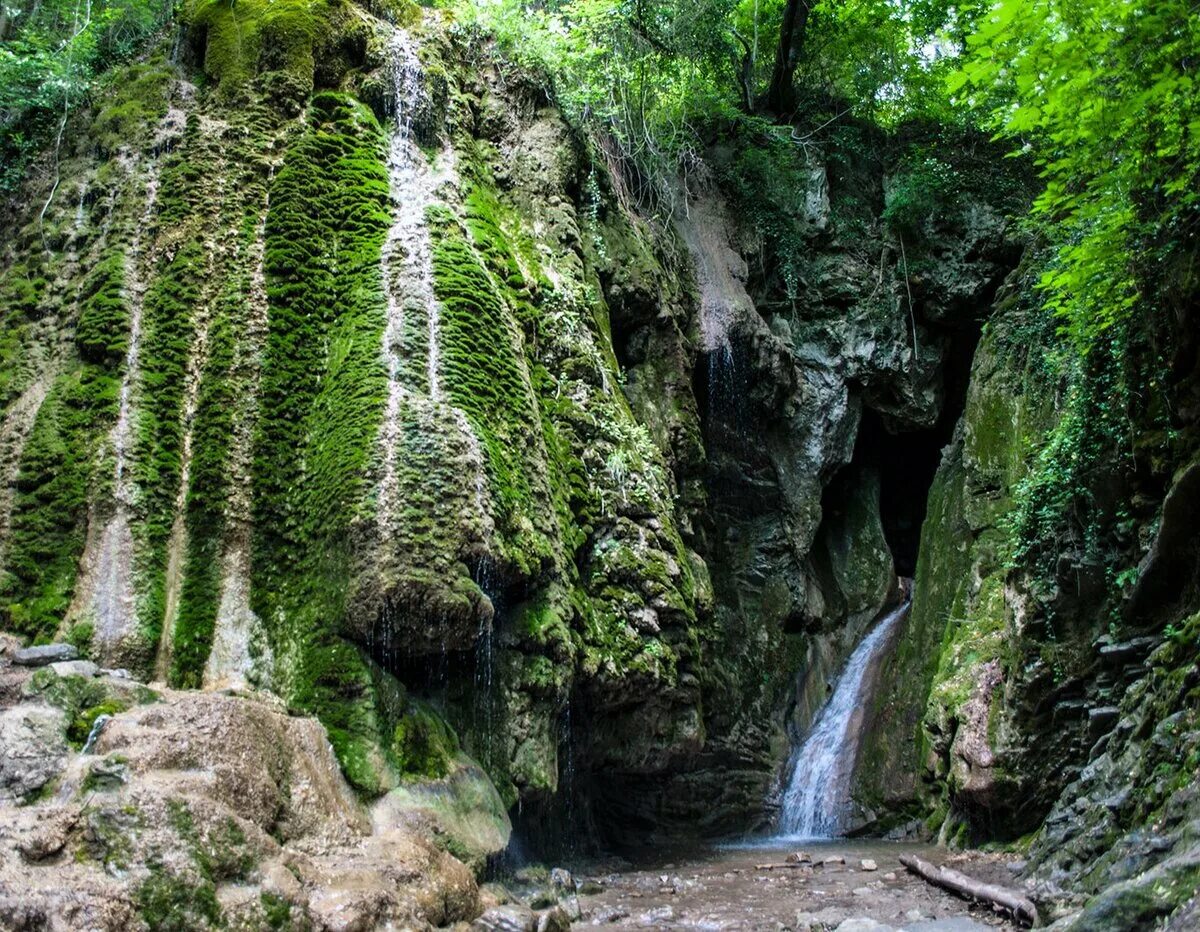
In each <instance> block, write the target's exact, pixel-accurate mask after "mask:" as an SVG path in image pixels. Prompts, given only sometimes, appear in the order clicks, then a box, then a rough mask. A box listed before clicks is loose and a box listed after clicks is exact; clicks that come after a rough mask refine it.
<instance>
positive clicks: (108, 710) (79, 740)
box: [67, 699, 129, 747]
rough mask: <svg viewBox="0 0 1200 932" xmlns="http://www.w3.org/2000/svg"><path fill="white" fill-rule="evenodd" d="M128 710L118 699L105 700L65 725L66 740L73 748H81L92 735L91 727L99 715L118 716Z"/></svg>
mask: <svg viewBox="0 0 1200 932" xmlns="http://www.w3.org/2000/svg"><path fill="white" fill-rule="evenodd" d="M128 708H129V705H128V704H127V703H126V702H124V701H122V700H120V699H105V700H104V701H103V702H99V703H97V704H96V705H93V706H89V707H88V708H86V709H83V710H82V711H80V713H79V714H78V715H76V716H75V717H74V718H73V719H71V722H70V724H69V725H67V740H68V741H69V742H71V744H73V745H74V746H75V747H83V745H84V742H86V741H87V739H88V735H90V734H91V733H92V726H93V725H95V724H96V719H98V718H99V717H100V716H101V715H118V714H120V713H121V712H124V711H125V710H126V709H128Z"/></svg>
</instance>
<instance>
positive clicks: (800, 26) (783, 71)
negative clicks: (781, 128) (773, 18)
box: [766, 0, 813, 116]
mask: <svg viewBox="0 0 1200 932" xmlns="http://www.w3.org/2000/svg"><path fill="white" fill-rule="evenodd" d="M812 3H813V0H788V2H787V6H786V7H785V8H784V11H783V22H782V23H780V25H779V48H778V49H777V50H776V51H775V68H774V70H773V71H772V72H771V86H770V88H769V89H768V90H767V100H766V104H767V109H768V110H770V111H771V112H772V113H774V114H775V115H776V116H787V115H788V114H790V113H791V112H792V111H793V110H795V109H796V92H795V89H794V88H793V87H792V80H793V78H794V77H795V75H796V66H797V65H798V64H800V54H801V53H802V52H803V51H804V34H805V33H806V32H807V31H808V16H809V13H811V12H812Z"/></svg>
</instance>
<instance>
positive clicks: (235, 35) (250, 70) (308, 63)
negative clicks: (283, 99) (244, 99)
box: [185, 0, 329, 94]
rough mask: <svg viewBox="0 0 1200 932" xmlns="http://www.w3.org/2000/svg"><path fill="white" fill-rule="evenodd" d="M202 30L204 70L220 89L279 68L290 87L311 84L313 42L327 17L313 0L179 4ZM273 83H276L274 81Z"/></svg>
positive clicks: (221, 0) (216, 0) (198, 0)
mask: <svg viewBox="0 0 1200 932" xmlns="http://www.w3.org/2000/svg"><path fill="white" fill-rule="evenodd" d="M185 15H186V17H187V19H188V21H189V22H190V23H192V25H194V26H196V27H199V28H202V29H204V30H205V35H206V42H205V48H204V71H205V73H206V74H208V75H209V76H211V77H212V78H213V79H214V80H216V81H217V82H218V83H219V84H220V85H221V87H222V89H223V90H224V91H225V92H227V93H228V92H231V91H234V90H237V89H238V88H239V87H240V86H242V85H244V84H246V83H247V82H248V81H249V80H250V79H251V78H253V77H254V76H255V75H257V74H260V73H267V74H270V73H279V74H280V75H281V76H282V77H285V78H288V79H291V81H292V82H294V83H295V92H297V93H299V94H303V93H305V92H307V91H309V90H311V89H312V83H313V70H314V66H315V62H314V57H313V45H314V43H316V42H317V40H318V38H319V36H320V35H321V33H322V31H323V27H324V25H325V22H326V21H327V19H328V17H329V11H328V5H327V4H325V3H322V2H319V0H238V2H237V3H230V2H228V0H192V2H190V3H189V4H188V5H187V6H186V9H185ZM276 86H278V85H277V83H276Z"/></svg>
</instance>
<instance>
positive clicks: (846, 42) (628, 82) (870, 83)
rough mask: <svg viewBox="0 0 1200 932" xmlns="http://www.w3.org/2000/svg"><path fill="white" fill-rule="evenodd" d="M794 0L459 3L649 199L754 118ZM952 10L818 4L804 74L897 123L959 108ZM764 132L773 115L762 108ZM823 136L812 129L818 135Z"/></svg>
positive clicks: (871, 2)
mask: <svg viewBox="0 0 1200 932" xmlns="http://www.w3.org/2000/svg"><path fill="white" fill-rule="evenodd" d="M783 6H784V0H702V2H686V3H684V2H678V0H657V2H655V0H647V2H638V3H628V2H626V0H573V2H556V3H549V4H545V5H539V6H536V7H530V6H529V5H528V4H525V3H522V2H518V0H500V2H497V3H488V4H477V3H468V2H462V3H459V4H457V5H456V10H457V13H458V17H459V19H460V21H462V22H463V23H465V24H467V25H468V26H471V27H475V28H481V29H483V30H485V31H487V32H488V33H489V34H491V35H494V36H496V37H497V38H498V40H499V42H500V45H501V47H502V48H503V49H504V50H505V51H506V52H507V53H508V54H509V55H510V56H511V57H513V58H515V59H516V60H517V61H518V62H520V63H521V64H522V65H524V66H525V67H526V68H527V69H529V70H530V71H532V72H533V73H534V74H537V75H540V76H541V78H542V80H543V81H544V82H545V83H546V84H548V85H549V86H550V87H551V88H552V89H553V91H554V93H555V96H556V98H557V100H558V102H559V104H560V105H561V106H562V107H563V109H564V111H565V112H566V114H567V116H568V118H570V119H571V120H572V121H573V122H574V123H576V124H577V125H579V126H581V127H582V128H584V129H585V130H587V131H588V132H589V134H590V135H591V136H592V138H593V139H594V140H596V141H597V143H598V148H599V151H600V153H601V154H602V155H603V157H604V159H605V160H606V161H607V162H608V164H609V167H610V168H611V169H615V170H617V172H618V174H619V176H620V178H621V179H622V182H623V183H624V184H626V185H628V186H629V188H630V193H631V194H632V195H633V196H634V197H635V198H636V199H638V200H640V201H642V202H643V203H665V204H668V205H670V204H673V203H674V201H675V198H676V197H677V193H678V192H677V191H676V189H675V185H676V179H677V178H678V177H679V176H681V175H683V176H686V175H687V173H688V172H689V171H691V170H692V168H693V167H694V164H695V160H696V159H697V158H698V156H699V155H700V154H701V152H702V150H703V148H704V146H705V144H706V141H707V137H708V136H709V134H710V132H711V130H712V129H713V128H714V127H721V126H725V125H727V124H730V123H738V122H739V121H741V120H743V119H745V118H747V117H751V118H752V117H753V111H754V110H755V108H756V107H757V104H758V100H759V98H760V97H761V95H762V94H763V92H764V91H765V89H766V85H767V83H768V81H769V79H770V75H771V70H772V65H773V60H774V52H775V45H776V43H777V41H778V34H779V23H780V19H781V17H782V15H783ZM949 16H950V14H949V11H948V8H947V6H946V5H945V4H941V3H938V2H934V0H923V2H922V0H917V2H913V0H905V2H895V0H865V2H860V3H854V4H842V3H837V2H833V0H827V2H823V3H817V4H815V6H814V11H813V14H812V16H811V18H810V25H809V30H808V31H809V37H808V40H807V43H806V45H805V50H806V51H805V54H804V57H803V61H802V63H801V68H800V70H799V72H798V75H797V80H798V82H799V83H800V84H801V85H802V86H803V87H804V88H805V89H806V90H807V92H808V95H809V97H810V98H812V99H813V100H817V99H820V100H828V99H834V100H838V101H841V102H843V103H842V104H841V105H840V106H839V108H838V112H837V113H835V114H833V116H832V119H830V120H829V122H831V123H832V122H835V121H836V119H837V118H838V117H839V116H842V115H845V114H846V113H850V112H855V113H858V114H859V115H860V116H865V117H869V118H872V119H874V120H877V121H880V122H884V123H888V124H894V123H897V122H899V121H900V120H901V119H904V118H907V117H911V116H914V115H917V114H920V115H924V116H933V115H937V116H941V117H945V116H947V107H946V100H945V95H944V94H943V93H942V91H941V81H942V74H943V72H944V71H945V69H947V68H948V67H949V64H948V63H949V61H950V60H951V57H952V56H951V55H949V54H948V53H949V52H950V51H951V46H950V44H949V42H948V41H947V39H946V37H945V35H944V34H943V33H942V29H943V24H944V23H945V22H946V21H947V19H948V18H949ZM749 126H750V129H751V131H755V130H761V128H762V127H761V126H759V125H758V123H757V122H756V121H755V120H754V119H751V120H750V123H749ZM810 138H811V137H810Z"/></svg>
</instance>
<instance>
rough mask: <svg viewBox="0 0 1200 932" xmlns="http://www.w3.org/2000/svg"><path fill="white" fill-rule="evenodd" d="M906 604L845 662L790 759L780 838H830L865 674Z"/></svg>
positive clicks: (846, 800) (842, 804)
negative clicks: (826, 697) (821, 706)
mask: <svg viewBox="0 0 1200 932" xmlns="http://www.w3.org/2000/svg"><path fill="white" fill-rule="evenodd" d="M908 607H909V602H908V601H905V602H904V603H903V604H902V605H900V606H899V607H897V608H895V609H892V611H890V612H888V614H886V615H885V616H884V617H883V619H882V620H881V621H880V622H879V623H878V624H877V625H876V626H875V627H874V628H873V629H872V630H871V631H870V633H868V634H867V636H866V637H865V638H863V639H862V641H861V642H860V643H859V645H858V647H856V648H855V649H854V652H853V653H852V654H851V655H850V659H849V660H847V661H846V666H845V668H844V669H843V670H842V673H841V675H840V676H839V677H838V681H837V685H836V687H835V688H834V690H833V695H832V696H830V698H829V701H828V702H827V703H825V706H824V707H823V708H822V709H821V711H820V712H819V713H817V717H816V720H815V722H814V723H813V728H812V731H811V732H810V733H809V735H808V737H807V738H806V739H805V740H804V743H803V744H802V745H801V746H800V749H799V750H798V751H797V752H796V754H795V757H794V758H793V760H792V768H791V776H790V779H789V781H788V788H787V791H786V792H785V793H784V795H783V806H782V811H781V813H780V818H779V833H780V835H781V836H785V837H789V838H796V839H822V838H835V837H837V836H838V835H839V833H840V832H841V830H842V828H843V825H844V820H845V817H846V814H847V810H848V809H849V806H850V780H851V778H852V777H853V775H854V764H855V760H856V758H857V757H858V743H859V738H860V734H859V732H858V729H857V728H856V727H855V726H856V725H858V724H860V723H861V720H860V719H859V717H858V716H859V713H860V712H861V710H862V708H863V705H864V700H865V698H866V695H867V690H868V688H869V685H870V684H869V683H868V682H867V672H868V671H869V670H870V669H871V668H872V662H873V661H874V660H875V658H876V657H877V656H878V655H879V653H880V651H882V650H883V649H884V648H885V647H886V646H887V643H888V635H889V634H891V632H892V630H893V629H894V628H895V627H896V625H897V624H899V623H900V620H901V619H902V618H904V616H905V615H906V614H907V612H908Z"/></svg>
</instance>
